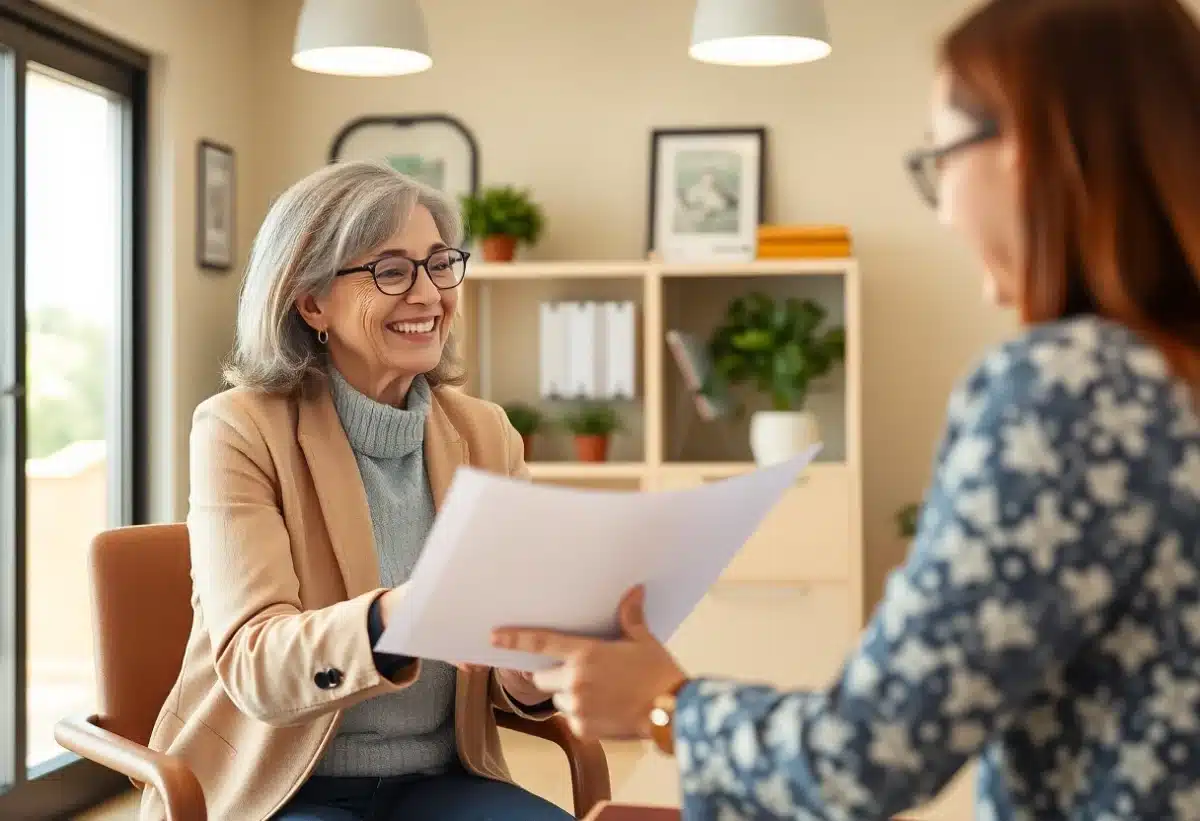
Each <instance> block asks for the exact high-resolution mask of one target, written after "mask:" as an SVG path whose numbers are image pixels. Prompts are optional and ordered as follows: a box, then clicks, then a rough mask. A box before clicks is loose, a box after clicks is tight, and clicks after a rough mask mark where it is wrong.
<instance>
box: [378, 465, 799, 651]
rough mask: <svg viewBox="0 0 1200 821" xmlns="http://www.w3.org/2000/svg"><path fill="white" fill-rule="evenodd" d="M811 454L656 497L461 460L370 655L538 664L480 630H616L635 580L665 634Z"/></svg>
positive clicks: (657, 630) (663, 636)
mask: <svg viewBox="0 0 1200 821" xmlns="http://www.w3.org/2000/svg"><path fill="white" fill-rule="evenodd" d="M819 450H820V446H819V445H817V446H814V447H813V448H811V449H810V450H809V451H808V452H807V453H805V454H803V455H802V456H799V457H796V458H794V459H792V460H790V461H787V462H782V463H780V464H777V465H773V466H771V467H768V468H762V469H759V470H756V471H753V472H751V473H747V474H744V475H741V476H737V477H734V478H732V479H726V480H724V481H720V482H713V483H711V484H707V485H702V486H700V487H697V488H693V489H688V490H678V491H664V492H660V493H630V492H620V491H605V490H580V489H573V488H566V487H557V486H552V485H536V484H530V483H526V482H521V481H517V480H513V479H509V478H507V477H503V476H497V475H494V474H489V473H485V472H482V471H478V470H475V469H473V468H460V469H459V471H458V472H457V473H456V474H455V478H454V482H453V483H452V484H451V487H450V490H449V491H448V493H447V495H446V499H445V502H444V504H443V505H442V508H441V510H440V511H439V512H438V516H437V519H436V521H435V522H434V526H433V529H432V531H431V532H430V534H429V538H428V540H427V541H426V543H425V548H424V551H423V552H422V554H421V557H420V559H419V561H418V562H417V566H416V568H414V570H413V575H412V578H411V579H410V580H409V581H408V590H407V594H406V595H405V597H404V598H403V600H402V601H401V603H400V605H399V607H398V608H397V610H396V612H395V613H393V614H392V616H391V618H390V620H389V623H388V627H387V630H386V631H385V632H384V634H383V636H382V637H381V638H380V640H379V643H378V644H377V646H376V649H378V650H380V651H381V652H387V653H395V654H400V655H407V656H414V657H417V658H429V659H440V660H443V661H448V662H451V663H456V664H463V663H466V664H481V665H493V666H496V667H507V668H512V669H518V670H538V669H543V668H545V667H548V666H551V665H552V664H553V663H554V662H553V660H551V659H546V658H542V657H539V656H531V655H529V654H526V653H518V652H516V651H511V650H500V649H497V648H494V647H492V645H491V633H492V630H493V629H495V628H497V627H546V628H552V629H557V630H562V631H565V632H570V633H577V634H582V635H590V636H615V635H616V634H617V630H618V624H617V613H616V611H617V604H618V602H619V601H620V599H621V597H622V596H623V595H624V594H625V592H626V591H627V590H629V589H630V588H631V587H633V586H634V585H637V584H644V585H645V587H646V618H647V622H648V624H649V626H650V629H651V630H652V631H653V632H654V634H655V635H656V636H657V637H658V638H659V639H660V640H662V641H666V640H667V639H669V638H670V637H671V635H672V634H673V633H674V632H675V630H676V629H677V628H678V627H679V625H680V624H682V623H683V620H684V619H685V618H686V617H687V616H688V614H689V613H691V611H692V610H693V609H694V608H695V606H696V605H697V604H698V603H699V602H700V600H701V599H702V598H703V597H704V594H705V592H706V591H707V590H708V589H709V587H711V586H712V585H713V583H715V582H716V581H717V579H718V578H719V577H720V575H721V573H722V572H723V571H724V569H725V567H726V566H727V565H728V564H729V563H730V561H732V559H733V557H734V555H735V554H736V553H737V551H738V550H739V549H740V548H741V547H742V545H743V544H745V543H746V541H747V540H748V539H749V538H750V537H751V536H752V535H753V534H754V532H755V531H756V530H757V529H758V527H759V525H760V524H761V522H762V520H763V518H764V517H765V516H766V515H767V513H768V512H770V510H771V508H773V507H774V506H775V504H776V503H777V502H778V501H779V499H780V497H781V496H782V495H783V493H784V492H785V491H786V490H787V489H788V488H789V487H791V486H792V485H793V484H795V482H796V480H797V478H798V477H799V475H800V473H801V472H802V471H803V470H804V469H805V467H807V466H808V464H809V463H810V462H811V461H812V459H813V457H815V456H816V454H817V452H818V451H819Z"/></svg>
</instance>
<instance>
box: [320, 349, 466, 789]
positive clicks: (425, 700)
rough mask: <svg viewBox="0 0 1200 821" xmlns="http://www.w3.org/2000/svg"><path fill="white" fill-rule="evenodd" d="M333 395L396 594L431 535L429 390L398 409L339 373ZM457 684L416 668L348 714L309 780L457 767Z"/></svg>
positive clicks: (420, 385) (445, 667) (450, 675)
mask: <svg viewBox="0 0 1200 821" xmlns="http://www.w3.org/2000/svg"><path fill="white" fill-rule="evenodd" d="M330 387H331V389H332V391H333V402H334V406H335V407H336V408H337V413H338V418H339V419H341V422H342V427H343V428H345V430H346V436H347V437H348V438H349V440H350V447H351V448H352V449H353V450H354V457H355V459H357V461H358V472H359V474H360V475H361V476H362V482H363V486H364V487H365V488H366V491H367V505H368V507H369V508H370V511H371V524H372V525H373V528H374V531H375V552H376V554H377V555H378V557H379V576H380V581H381V582H382V584H383V585H384V586H385V587H394V586H396V585H398V584H401V583H402V582H404V581H406V580H407V579H408V577H409V576H410V575H411V573H412V570H413V567H414V566H415V565H416V562H417V557H418V556H419V555H420V553H421V548H422V546H423V545H424V544H425V537H426V536H427V535H428V533H429V529H430V527H431V526H432V525H433V515H434V508H433V494H432V492H431V491H430V489H429V479H428V477H427V475H426V473H425V456H424V453H423V450H424V448H423V447H422V446H423V445H424V441H425V418H426V416H427V415H428V413H429V406H430V388H429V384H428V383H427V382H426V381H425V379H424V378H423V377H420V376H418V377H417V378H416V379H415V380H413V384H412V387H411V388H409V391H408V397H407V403H406V407H404V408H394V407H392V406H390V405H384V404H381V403H379V402H376V401H374V400H372V399H369V398H367V397H366V396H364V395H363V394H361V393H359V392H358V391H356V390H355V389H354V388H352V387H351V386H350V385H349V383H347V382H346V380H345V379H344V378H343V377H342V376H341V375H340V374H338V373H337V372H336V371H335V372H332V373H331V374H330ZM363 629H364V630H365V629H367V627H366V625H364V626H363ZM455 679H456V673H455V670H454V667H453V666H451V665H449V664H445V663H443V662H438V661H428V660H422V662H421V676H420V678H419V679H417V681H415V682H414V683H413V684H412V685H411V686H409V687H406V688H405V689H404V690H402V691H400V692H399V693H394V694H391V695H385V696H378V697H376V698H372V699H368V700H367V701H364V702H360V703H359V704H356V705H355V706H353V707H351V708H350V709H348V710H347V711H346V712H345V714H344V716H343V717H342V723H341V726H340V727H339V728H338V734H337V736H336V737H335V738H334V740H333V742H332V744H330V746H329V749H328V750H327V751H326V753H325V755H324V757H323V758H322V760H321V761H320V763H319V764H318V765H317V769H316V772H315V774H316V775H331V776H370V777H375V778H383V777H387V776H393V775H407V774H410V773H432V772H439V771H441V770H444V769H446V767H447V766H448V765H449V764H450V763H451V762H452V761H454V759H455V757H456V750H455V743H454V685H455Z"/></svg>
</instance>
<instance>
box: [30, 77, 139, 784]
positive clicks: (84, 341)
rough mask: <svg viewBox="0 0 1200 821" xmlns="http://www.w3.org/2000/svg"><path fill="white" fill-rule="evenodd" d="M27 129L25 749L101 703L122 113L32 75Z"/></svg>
mask: <svg viewBox="0 0 1200 821" xmlns="http://www.w3.org/2000/svg"><path fill="white" fill-rule="evenodd" d="M25 93H26V115H25V133H26V142H25V163H26V171H25V173H26V177H25V191H26V206H25V208H26V210H25V243H26V246H25V248H26V250H25V312H26V363H27V382H28V405H27V407H28V416H27V419H28V424H27V451H26V457H27V459H26V462H25V483H26V491H25V492H26V516H27V519H26V542H25V543H26V594H27V595H26V603H27V606H26V618H25V635H26V641H27V644H26V648H27V650H26V653H27V655H26V659H27V667H26V671H27V689H26V693H27V708H26V709H27V716H26V721H27V724H26V726H27V735H26V739H27V746H26V762H27V765H28V766H29V767H30V768H32V767H35V766H37V765H39V764H42V763H44V762H45V761H47V760H48V759H50V758H53V757H55V756H57V755H59V754H61V753H62V752H63V750H61V749H60V748H59V747H58V746H57V745H56V744H55V743H54V738H53V730H54V723H55V722H56V721H57V720H58V719H59V718H61V717H62V716H64V715H67V714H70V713H77V712H83V711H86V710H89V709H90V708H91V707H92V706H93V701H94V692H95V686H94V684H95V683H94V673H93V665H92V624H91V606H90V598H89V597H90V593H89V587H88V576H87V549H88V543H89V542H90V540H91V538H92V536H94V535H95V534H96V533H97V532H99V531H101V530H103V529H105V528H107V527H109V526H111V525H114V524H118V523H119V522H117V521H115V520H114V517H113V515H112V511H114V510H120V502H121V500H120V498H119V497H120V491H121V485H120V483H119V481H114V478H113V477H117V478H118V479H119V477H120V471H119V470H116V469H114V468H119V467H120V465H119V464H115V463H119V461H120V454H121V452H122V450H121V447H120V445H121V443H120V442H119V441H118V437H117V436H116V435H115V432H116V431H118V430H119V429H120V424H119V420H120V419H121V413H122V410H123V409H122V408H121V407H120V406H119V403H120V398H121V396H122V395H123V394H122V392H121V391H120V389H119V388H120V384H119V380H120V376H121V368H120V359H119V357H118V351H119V343H120V329H121V314H120V306H121V294H122V285H123V279H124V278H123V276H122V267H123V266H122V250H123V246H124V244H125V241H124V240H125V237H124V227H123V222H124V220H123V219H122V210H121V191H122V188H121V185H122V180H123V171H124V169H123V162H122V139H121V138H122V134H121V127H122V126H121V124H122V103H121V101H120V100H117V99H114V98H113V97H112V96H111V95H109V94H108V93H107V92H103V91H100V90H97V89H95V88H91V87H88V86H85V85H83V84H81V83H79V82H77V81H74V80H72V79H71V78H69V77H66V76H64V75H61V74H58V73H56V72H53V71H51V70H49V69H41V68H39V67H37V66H30V67H29V72H28V74H27V75H26V91H25Z"/></svg>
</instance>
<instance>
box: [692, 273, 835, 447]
mask: <svg viewBox="0 0 1200 821" xmlns="http://www.w3.org/2000/svg"><path fill="white" fill-rule="evenodd" d="M826 316H827V312H826V310H825V309H824V308H823V307H822V306H821V305H820V304H819V303H817V302H814V301H813V300H811V299H798V298H795V297H788V298H786V299H782V300H778V301H777V300H774V299H772V298H771V297H770V296H768V295H766V294H763V293H758V292H755V293H751V294H748V295H746V296H740V297H737V298H736V299H734V300H733V301H732V302H730V303H729V307H728V308H727V309H726V312H725V317H724V319H723V320H722V322H721V323H720V324H719V325H718V326H717V327H716V328H715V329H714V330H713V332H712V335H711V336H710V337H709V340H708V353H709V356H710V358H711V360H712V373H711V375H710V377H709V379H708V380H706V384H705V386H704V390H705V392H706V393H707V394H709V396H712V397H717V396H720V397H722V398H724V395H725V394H727V393H728V391H729V389H730V388H731V387H733V386H736V385H747V386H749V387H751V388H753V389H754V390H755V391H757V392H759V393H761V394H764V395H765V396H766V397H767V398H768V399H769V401H770V406H771V407H770V410H763V411H758V412H757V413H755V414H754V415H753V417H752V418H751V420H750V447H751V450H752V451H753V452H754V458H755V460H756V461H757V462H758V463H759V464H760V465H765V464H773V463H775V462H779V461H783V460H785V459H788V458H790V457H792V456H794V455H796V454H797V453H799V452H801V451H803V450H805V449H806V448H807V447H809V446H810V445H812V444H814V443H816V442H817V441H819V439H820V432H819V429H818V426H817V420H816V417H815V416H814V415H813V414H812V413H810V412H809V411H807V410H805V403H806V401H807V399H808V395H809V391H810V390H811V387H812V383H813V381H814V380H816V379H819V378H820V377H822V376H825V375H826V374H828V373H829V372H830V371H831V370H832V369H833V367H834V365H836V364H837V363H839V362H841V361H842V360H843V359H844V358H845V355H846V333H845V329H844V328H842V327H840V326H839V327H829V328H823V327H822V325H823V323H824V322H825V319H826Z"/></svg>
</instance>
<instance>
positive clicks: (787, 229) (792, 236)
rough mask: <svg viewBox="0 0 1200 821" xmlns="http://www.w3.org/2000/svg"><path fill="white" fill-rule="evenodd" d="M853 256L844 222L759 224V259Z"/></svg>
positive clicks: (848, 230) (848, 233) (848, 231)
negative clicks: (830, 223)
mask: <svg viewBox="0 0 1200 821" xmlns="http://www.w3.org/2000/svg"><path fill="white" fill-rule="evenodd" d="M849 256H853V254H852V253H851V250H850V229H848V228H846V227H845V226H844V225H760V226H758V258H759V259H796V258H804V257H808V258H812V257H817V258H825V259H828V258H830V257H849Z"/></svg>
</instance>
